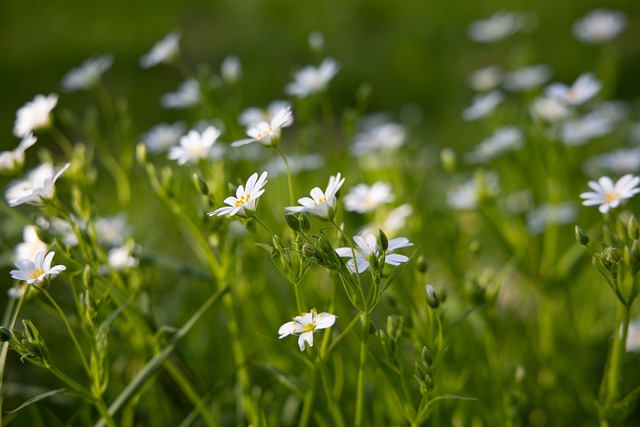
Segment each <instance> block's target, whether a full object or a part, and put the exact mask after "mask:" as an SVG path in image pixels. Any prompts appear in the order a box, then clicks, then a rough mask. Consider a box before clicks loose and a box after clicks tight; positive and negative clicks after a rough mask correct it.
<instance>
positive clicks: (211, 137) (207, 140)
mask: <svg viewBox="0 0 640 427" xmlns="http://www.w3.org/2000/svg"><path fill="white" fill-rule="evenodd" d="M221 133H222V131H220V129H217V128H215V127H213V126H209V127H207V128H206V129H205V130H204V131H203V132H202V133H199V132H198V131H196V130H191V131H189V133H188V134H186V135H184V136H182V137H181V138H180V145H178V146H175V147H171V149H170V150H169V156H168V157H169V159H171V160H177V161H178V164H179V165H184V164H185V163H187V162H189V163H197V162H198V160H201V159H205V158H207V157H209V155H210V154H211V149H212V148H213V145H214V144H215V143H216V140H217V139H218V137H219V136H220V134H221Z"/></svg>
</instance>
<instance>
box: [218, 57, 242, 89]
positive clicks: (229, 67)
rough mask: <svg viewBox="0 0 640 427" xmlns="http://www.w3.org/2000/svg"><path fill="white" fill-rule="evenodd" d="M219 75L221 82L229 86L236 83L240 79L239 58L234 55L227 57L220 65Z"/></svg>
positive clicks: (240, 64)
mask: <svg viewBox="0 0 640 427" xmlns="http://www.w3.org/2000/svg"><path fill="white" fill-rule="evenodd" d="M220 75H222V80H224V82H225V83H227V84H229V85H233V84H235V83H237V82H238V80H240V78H241V77H242V63H241V62H240V58H238V57H237V56H235V55H229V56H227V57H226V58H224V59H223V60H222V64H221V65H220Z"/></svg>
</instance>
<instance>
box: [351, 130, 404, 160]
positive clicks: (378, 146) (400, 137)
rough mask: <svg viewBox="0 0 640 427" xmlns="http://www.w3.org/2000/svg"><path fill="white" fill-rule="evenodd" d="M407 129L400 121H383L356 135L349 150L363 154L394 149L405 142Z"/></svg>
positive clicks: (357, 154) (354, 153)
mask: <svg viewBox="0 0 640 427" xmlns="http://www.w3.org/2000/svg"><path fill="white" fill-rule="evenodd" d="M406 134H407V131H406V129H405V127H404V126H402V125H401V124H398V123H390V122H383V123H379V124H376V125H374V126H371V127H367V128H366V129H364V130H363V131H362V132H360V133H359V134H358V135H356V137H355V140H354V141H353V145H352V146H351V147H349V152H350V153H351V154H353V155H354V156H363V155H366V154H370V153H375V152H378V151H384V152H386V151H392V150H396V149H398V148H399V147H400V146H402V144H404V143H405V138H406Z"/></svg>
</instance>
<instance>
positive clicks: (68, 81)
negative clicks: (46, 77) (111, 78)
mask: <svg viewBox="0 0 640 427" xmlns="http://www.w3.org/2000/svg"><path fill="white" fill-rule="evenodd" d="M112 64H113V56H111V55H108V54H106V55H101V56H98V57H97V58H89V59H87V60H86V61H85V62H83V63H82V65H80V66H79V67H78V68H74V69H73V70H71V71H69V72H68V73H67V74H65V75H64V77H63V78H62V87H63V88H64V90H65V91H67V92H73V91H75V90H80V89H82V90H88V89H91V88H92V87H93V86H95V85H96V84H97V83H98V82H99V81H100V76H101V75H102V74H104V72H105V71H107V70H108V69H109V68H111V65H112Z"/></svg>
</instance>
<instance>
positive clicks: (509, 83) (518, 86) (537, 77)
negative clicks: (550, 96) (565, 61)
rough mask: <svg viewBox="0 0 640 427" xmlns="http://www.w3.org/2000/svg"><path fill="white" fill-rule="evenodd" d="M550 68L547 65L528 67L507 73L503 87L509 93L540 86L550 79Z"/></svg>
mask: <svg viewBox="0 0 640 427" xmlns="http://www.w3.org/2000/svg"><path fill="white" fill-rule="evenodd" d="M551 74H552V71H551V67H550V66H549V65H547V64H537V65H529V66H526V67H522V68H519V69H517V70H515V71H512V72H510V73H507V75H506V76H504V82H503V86H504V88H505V89H507V90H509V91H511V92H519V91H522V90H528V89H532V88H535V87H538V86H542V85H543V84H545V83H546V82H548V81H549V79H550V78H551Z"/></svg>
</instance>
